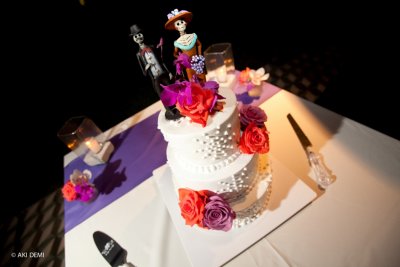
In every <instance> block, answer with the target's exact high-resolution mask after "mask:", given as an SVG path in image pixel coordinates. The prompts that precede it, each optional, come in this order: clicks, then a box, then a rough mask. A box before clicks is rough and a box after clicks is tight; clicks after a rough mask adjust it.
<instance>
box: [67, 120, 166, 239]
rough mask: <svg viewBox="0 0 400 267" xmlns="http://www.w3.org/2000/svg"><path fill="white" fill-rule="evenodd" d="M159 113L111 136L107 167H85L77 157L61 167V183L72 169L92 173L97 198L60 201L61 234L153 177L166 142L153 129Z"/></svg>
mask: <svg viewBox="0 0 400 267" xmlns="http://www.w3.org/2000/svg"><path fill="white" fill-rule="evenodd" d="M158 114H159V112H157V113H155V114H153V115H152V116H150V117H149V118H147V119H145V120H143V121H141V122H139V123H138V124H136V125H134V126H132V127H131V128H129V129H128V130H126V131H124V132H122V133H120V134H118V135H116V136H114V137H113V138H112V139H111V140H110V141H111V143H112V144H113V145H114V147H115V150H114V152H113V154H112V155H111V157H110V159H109V161H108V162H107V164H101V165H97V166H88V165H87V164H85V163H84V162H83V160H82V158H77V159H75V160H73V161H72V162H71V163H70V164H68V166H66V167H65V168H64V180H65V182H66V181H67V180H68V179H69V176H70V174H71V173H72V171H73V170H74V169H79V170H81V171H83V170H84V169H88V170H90V171H91V172H92V175H93V178H92V179H91V182H93V183H94V184H95V185H96V187H97V189H98V190H99V196H98V197H97V199H96V200H94V201H93V202H92V203H89V204H87V203H83V202H79V201H73V202H68V201H64V216H65V220H64V221H65V232H68V231H69V230H71V229H72V228H74V227H75V226H76V225H78V224H80V223H81V222H83V221H84V220H86V219H87V218H89V217H90V216H92V215H93V214H94V213H96V212H97V211H99V210H101V209H102V208H104V207H105V206H107V205H108V204H110V203H112V202H113V201H115V200H116V199H117V198H119V197H121V196H123V195H124V194H126V193H127V192H129V191H130V190H131V189H132V188H134V187H136V186H137V185H139V184H140V183H141V182H143V181H144V180H146V179H147V178H149V177H151V176H152V175H153V170H154V169H156V168H158V167H159V166H161V165H163V164H165V163H166V161H167V160H166V154H165V151H166V147H167V143H166V142H165V141H164V137H163V136H162V134H161V132H160V131H159V130H158V129H157V118H158Z"/></svg>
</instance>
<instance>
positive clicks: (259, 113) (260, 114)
mask: <svg viewBox="0 0 400 267" xmlns="http://www.w3.org/2000/svg"><path fill="white" fill-rule="evenodd" d="M239 113H240V126H241V128H242V129H245V128H246V127H247V125H249V124H250V123H251V122H254V123H255V124H256V125H257V127H260V128H263V127H265V125H264V122H266V121H267V114H265V112H264V110H262V109H261V108H259V107H257V106H252V105H243V106H242V107H241V108H240V111H239Z"/></svg>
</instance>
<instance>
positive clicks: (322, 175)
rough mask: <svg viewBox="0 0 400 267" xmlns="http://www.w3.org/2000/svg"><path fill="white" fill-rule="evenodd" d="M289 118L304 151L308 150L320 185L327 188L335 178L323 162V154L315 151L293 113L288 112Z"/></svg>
mask: <svg viewBox="0 0 400 267" xmlns="http://www.w3.org/2000/svg"><path fill="white" fill-rule="evenodd" d="M287 118H288V120H289V122H290V124H291V126H292V128H293V130H294V132H295V133H296V135H297V138H298V139H299V141H300V143H301V145H302V146H303V149H304V151H305V152H306V155H307V158H308V162H309V164H310V166H311V168H312V169H313V171H314V174H315V176H316V178H317V183H318V185H319V186H320V187H321V188H323V189H326V188H327V187H328V186H329V185H330V184H331V183H332V182H333V180H334V179H333V176H332V175H331V174H330V173H329V171H328V169H327V168H326V167H325V165H324V164H323V163H322V159H321V156H320V155H319V154H317V153H315V152H314V150H313V148H312V144H311V142H310V139H308V137H307V136H306V134H305V133H304V132H303V130H302V129H301V128H300V126H299V125H298V124H297V122H296V121H295V119H294V118H293V116H292V114H290V113H288V114H287Z"/></svg>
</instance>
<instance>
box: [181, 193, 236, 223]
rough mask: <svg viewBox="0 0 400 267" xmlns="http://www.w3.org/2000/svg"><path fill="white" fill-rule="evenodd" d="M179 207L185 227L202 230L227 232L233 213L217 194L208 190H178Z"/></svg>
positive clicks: (233, 217)
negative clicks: (194, 227) (196, 227)
mask: <svg viewBox="0 0 400 267" xmlns="http://www.w3.org/2000/svg"><path fill="white" fill-rule="evenodd" d="M178 192H179V207H180V210H181V216H182V217H183V219H184V220H185V223H186V224H187V225H190V226H193V225H197V226H199V227H201V228H204V229H212V230H222V231H228V230H230V229H231V228H232V223H233V219H235V218H236V214H235V212H234V211H233V210H232V208H231V207H230V205H229V203H228V202H226V201H225V200H224V198H223V197H221V196H220V195H219V194H216V193H214V192H212V191H209V190H200V191H196V190H192V189H189V188H179V190H178Z"/></svg>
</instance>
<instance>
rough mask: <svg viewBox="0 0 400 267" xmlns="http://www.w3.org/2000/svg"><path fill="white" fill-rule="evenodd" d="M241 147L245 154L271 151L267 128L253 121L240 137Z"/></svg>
mask: <svg viewBox="0 0 400 267" xmlns="http://www.w3.org/2000/svg"><path fill="white" fill-rule="evenodd" d="M239 148H240V150H241V151H242V152H243V153H244V154H254V153H267V152H268V151H269V136H268V131H267V129H266V128H265V127H263V128H259V127H257V125H256V124H255V123H254V122H251V123H250V124H249V125H248V126H247V127H246V129H245V130H244V132H243V134H242V136H241V137H240V143H239Z"/></svg>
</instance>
